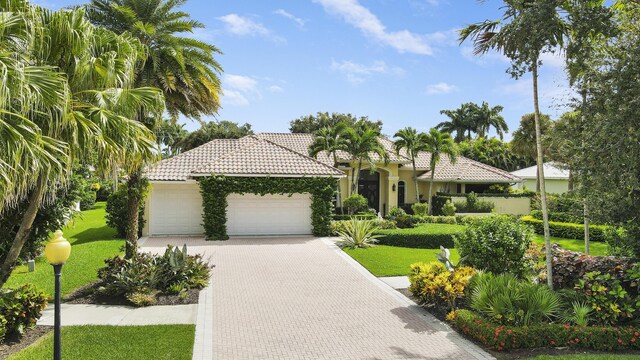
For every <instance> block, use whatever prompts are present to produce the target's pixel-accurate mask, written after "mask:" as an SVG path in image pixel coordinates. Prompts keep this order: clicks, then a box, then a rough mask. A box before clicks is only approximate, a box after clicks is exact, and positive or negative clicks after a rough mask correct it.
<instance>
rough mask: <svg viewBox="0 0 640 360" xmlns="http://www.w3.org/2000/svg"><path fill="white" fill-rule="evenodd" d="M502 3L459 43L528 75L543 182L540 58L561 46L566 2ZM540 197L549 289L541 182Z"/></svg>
mask: <svg viewBox="0 0 640 360" xmlns="http://www.w3.org/2000/svg"><path fill="white" fill-rule="evenodd" d="M503 2H504V6H503V7H502V9H503V10H504V13H503V16H502V18H501V19H498V20H485V21H484V22H480V23H476V24H472V25H469V26H467V27H466V28H464V29H462V30H461V31H460V42H464V41H465V40H467V39H472V41H473V44H474V53H475V54H476V55H480V54H485V53H487V52H489V51H491V50H496V51H499V52H501V53H503V54H504V55H505V56H506V57H507V58H509V59H510V60H511V65H512V66H511V68H510V73H511V75H512V76H513V77H514V78H516V79H517V78H519V77H521V76H522V75H524V73H526V72H529V71H530V72H531V75H532V80H533V81H532V82H533V108H534V117H535V119H534V120H535V128H536V149H537V156H536V160H537V165H538V177H539V178H541V179H544V169H543V162H544V159H543V152H542V150H543V149H542V133H541V128H540V106H539V101H538V67H539V66H540V64H541V61H540V56H541V55H542V54H543V53H544V52H550V51H554V50H555V49H557V48H558V47H562V46H563V44H564V38H565V36H566V34H567V32H568V30H567V29H568V28H567V25H566V24H565V22H564V20H563V18H562V16H561V15H560V14H559V11H558V10H559V7H560V6H566V5H567V2H566V1H563V0H551V1H534V0H524V1H522V0H521V1H513V0H504V1H503ZM540 193H541V203H542V218H543V227H544V237H545V245H546V258H547V283H548V285H549V287H550V288H552V287H553V279H552V276H553V274H552V268H551V241H550V234H549V217H548V209H547V195H546V192H545V186H544V181H541V182H540Z"/></svg>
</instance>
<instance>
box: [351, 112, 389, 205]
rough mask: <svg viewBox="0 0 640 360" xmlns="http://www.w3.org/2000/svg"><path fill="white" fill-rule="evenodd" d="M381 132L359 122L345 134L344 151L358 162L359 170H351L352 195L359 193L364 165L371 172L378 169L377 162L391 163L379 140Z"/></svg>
mask: <svg viewBox="0 0 640 360" xmlns="http://www.w3.org/2000/svg"><path fill="white" fill-rule="evenodd" d="M379 136H380V132H379V131H377V130H376V129H372V128H370V127H369V126H368V125H367V123H365V122H361V121H359V122H357V123H356V124H355V126H354V127H348V128H347V129H346V130H345V132H344V144H343V149H344V151H345V152H346V153H347V154H349V155H350V156H351V158H352V159H353V160H354V161H355V162H356V164H357V168H352V169H351V174H352V176H351V178H352V179H351V194H357V193H358V182H359V181H360V173H361V172H362V165H363V163H367V164H368V165H369V171H371V172H373V171H375V169H376V162H384V163H385V164H387V163H388V162H389V155H388V154H387V150H386V148H385V147H384V145H382V143H381V142H380V139H379Z"/></svg>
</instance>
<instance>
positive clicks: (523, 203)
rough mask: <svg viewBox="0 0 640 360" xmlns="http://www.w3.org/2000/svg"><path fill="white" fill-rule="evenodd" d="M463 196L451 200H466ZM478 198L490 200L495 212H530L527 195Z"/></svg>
mask: <svg viewBox="0 0 640 360" xmlns="http://www.w3.org/2000/svg"><path fill="white" fill-rule="evenodd" d="M466 200H467V199H466V198H465V197H461V196H455V197H451V201H453V202H456V201H466ZM478 200H482V201H489V202H492V203H493V205H494V206H495V208H494V212H495V213H496V214H514V215H529V213H531V199H529V198H528V197H507V198H502V197H478Z"/></svg>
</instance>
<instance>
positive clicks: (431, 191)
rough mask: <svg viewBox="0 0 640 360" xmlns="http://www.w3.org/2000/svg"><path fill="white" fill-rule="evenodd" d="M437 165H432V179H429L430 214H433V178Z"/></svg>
mask: <svg viewBox="0 0 640 360" xmlns="http://www.w3.org/2000/svg"><path fill="white" fill-rule="evenodd" d="M435 172H436V167H435V166H432V167H431V180H430V181H429V199H428V203H429V216H431V215H433V178H434V177H435V175H436V174H435Z"/></svg>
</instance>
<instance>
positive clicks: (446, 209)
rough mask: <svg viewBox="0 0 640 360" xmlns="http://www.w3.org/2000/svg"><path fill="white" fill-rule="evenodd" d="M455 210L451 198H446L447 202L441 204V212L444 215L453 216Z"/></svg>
mask: <svg viewBox="0 0 640 360" xmlns="http://www.w3.org/2000/svg"><path fill="white" fill-rule="evenodd" d="M456 210H457V209H456V206H455V205H454V204H453V202H451V200H447V202H446V203H444V205H443V206H442V213H443V214H444V216H454V215H455V214H456Z"/></svg>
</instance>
